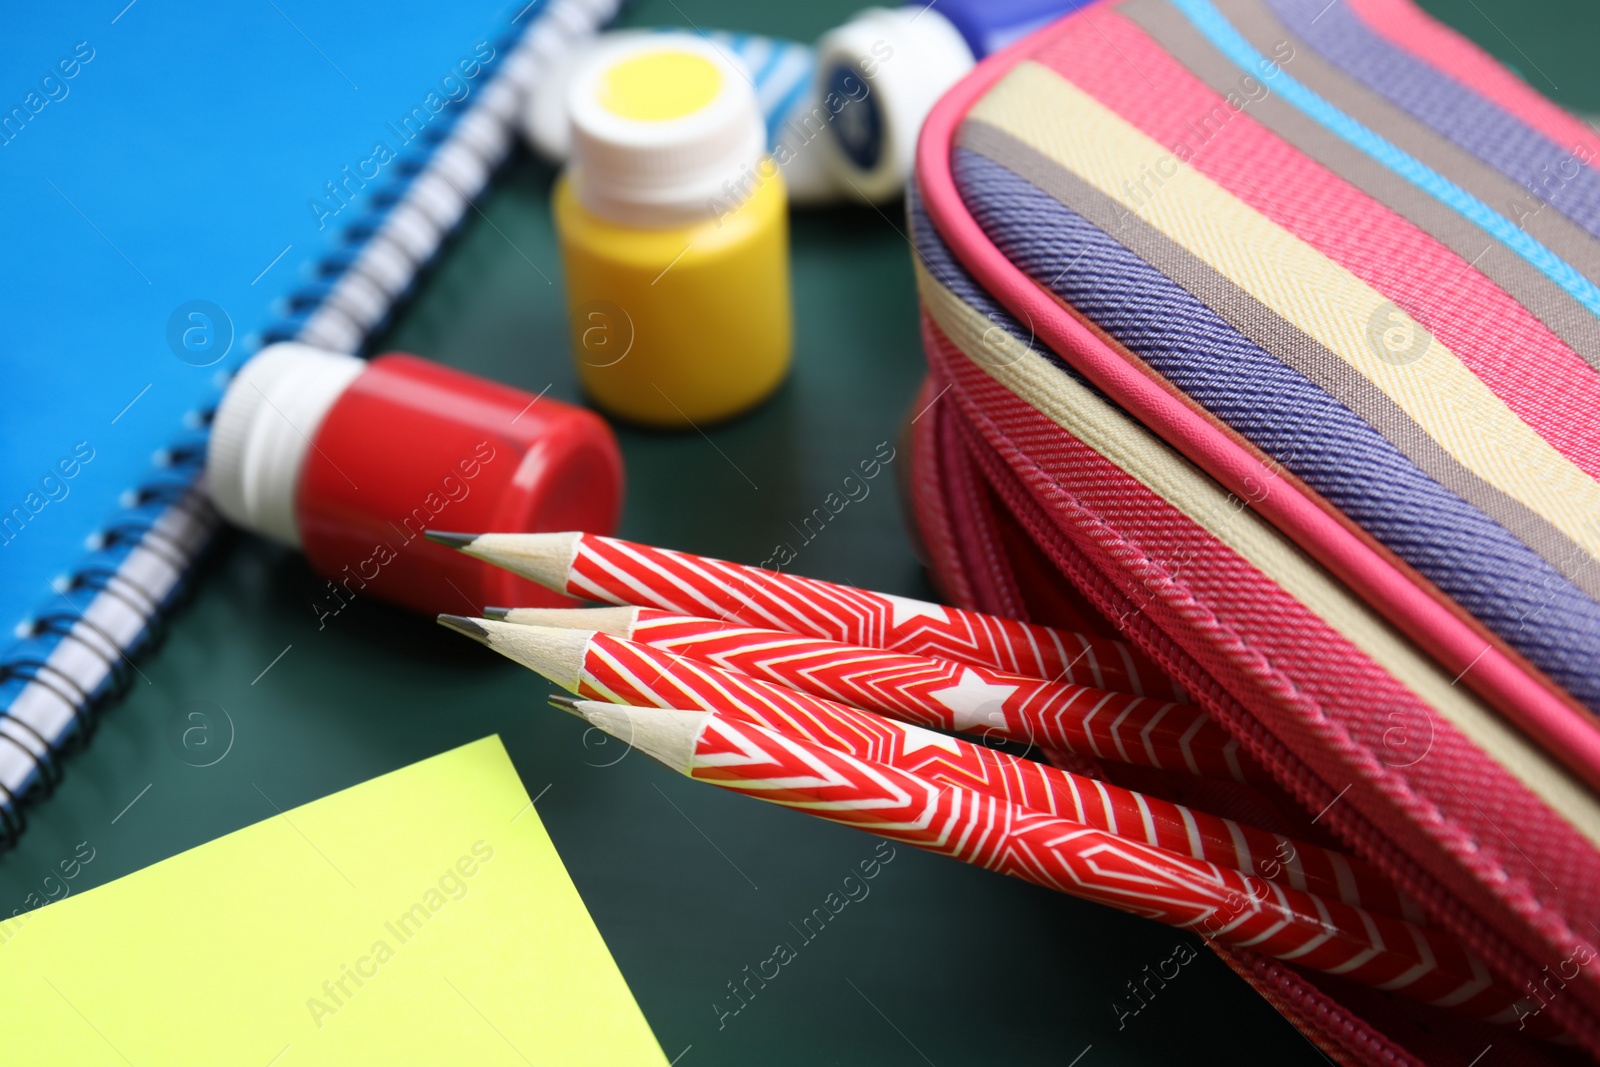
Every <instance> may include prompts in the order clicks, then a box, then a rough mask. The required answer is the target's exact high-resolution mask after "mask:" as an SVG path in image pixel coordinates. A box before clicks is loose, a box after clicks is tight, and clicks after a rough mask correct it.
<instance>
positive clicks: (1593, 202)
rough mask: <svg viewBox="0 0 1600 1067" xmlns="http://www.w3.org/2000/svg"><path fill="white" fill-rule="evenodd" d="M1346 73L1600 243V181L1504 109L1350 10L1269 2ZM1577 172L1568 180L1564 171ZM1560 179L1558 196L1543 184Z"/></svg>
mask: <svg viewBox="0 0 1600 1067" xmlns="http://www.w3.org/2000/svg"><path fill="white" fill-rule="evenodd" d="M1267 2H1268V4H1269V5H1270V6H1271V8H1272V9H1273V11H1275V12H1276V13H1277V15H1278V17H1279V18H1281V19H1283V21H1284V23H1285V24H1286V25H1287V26H1288V27H1289V28H1290V29H1291V30H1293V31H1294V32H1295V33H1296V34H1298V35H1299V36H1300V37H1301V38H1302V39H1303V40H1305V42H1306V43H1307V44H1309V45H1311V47H1312V48H1315V49H1316V50H1317V51H1318V52H1319V53H1321V54H1322V55H1323V56H1324V57H1325V58H1327V59H1328V60H1329V61H1331V62H1332V63H1333V64H1334V65H1335V66H1337V67H1338V68H1339V69H1340V70H1342V71H1344V72H1345V73H1346V74H1348V75H1349V76H1350V77H1352V78H1355V79H1356V80H1357V81H1360V82H1361V83H1362V84H1364V85H1366V86H1367V87H1368V88H1370V89H1372V90H1373V91H1374V92H1377V93H1379V94H1380V95H1382V96H1383V97H1384V98H1385V99H1387V100H1388V101H1389V102H1390V103H1392V104H1394V105H1395V106H1396V107H1399V108H1401V109H1402V110H1404V111H1406V112H1407V113H1408V114H1410V115H1411V116H1412V117H1414V118H1416V119H1417V120H1418V121H1419V122H1422V123H1424V124H1426V125H1427V126H1429V127H1430V128H1431V129H1433V130H1434V131H1436V132H1437V133H1439V134H1440V135H1442V136H1444V137H1446V138H1448V139H1449V140H1450V141H1452V142H1454V143H1455V144H1456V145H1458V146H1459V147H1461V148H1462V149H1464V150H1466V151H1467V152H1470V153H1471V154H1472V155H1474V156H1476V157H1477V158H1478V159H1480V160H1482V161H1483V162H1484V163H1487V164H1488V165H1489V166H1491V167H1493V168H1494V169H1495V170H1497V171H1499V172H1500V173H1501V174H1503V175H1505V176H1506V177H1507V178H1510V179H1511V180H1512V181H1514V182H1516V183H1517V184H1518V185H1520V186H1522V187H1523V188H1525V189H1526V190H1527V191H1528V192H1530V193H1532V194H1533V195H1535V196H1537V197H1539V198H1540V199H1541V200H1543V201H1545V202H1546V203H1548V204H1550V205H1551V206H1553V207H1554V208H1555V209H1556V210H1558V211H1560V212H1561V213H1562V214H1563V215H1565V216H1567V217H1568V218H1569V219H1571V220H1572V221H1573V222H1575V223H1577V224H1578V225H1579V226H1582V227H1583V228H1584V229H1585V230H1587V231H1588V232H1589V234H1590V236H1593V237H1600V174H1596V173H1595V172H1594V171H1593V170H1592V169H1590V168H1589V167H1588V166H1587V165H1580V164H1578V163H1577V161H1576V158H1575V157H1574V156H1573V155H1572V152H1571V150H1570V149H1564V148H1562V147H1561V146H1560V145H1559V144H1557V143H1556V142H1554V141H1552V140H1551V139H1549V138H1548V137H1546V136H1545V135H1544V134H1542V133H1540V132H1539V131H1538V130H1536V129H1534V128H1533V127H1531V126H1529V125H1528V124H1527V123H1525V122H1523V121H1522V120H1521V119H1519V118H1517V117H1516V116H1515V115H1512V114H1511V113H1509V112H1507V111H1505V110H1504V109H1503V108H1501V107H1500V106H1499V105H1497V104H1495V103H1493V102H1491V101H1489V100H1486V99H1484V98H1483V97H1482V96H1480V95H1478V94H1477V93H1476V92H1474V91H1473V90H1472V89H1471V88H1469V87H1468V86H1465V85H1463V84H1461V83H1460V82H1458V81H1456V80H1455V79H1454V78H1451V77H1450V76H1449V75H1447V74H1445V73H1444V72H1442V71H1440V70H1438V69H1436V68H1434V67H1431V66H1429V65H1428V64H1427V63H1425V62H1423V61H1422V60H1420V59H1418V58H1417V57H1416V56H1414V55H1412V54H1411V53H1409V52H1407V51H1406V50H1405V49H1403V48H1399V47H1396V46H1395V45H1393V44H1391V43H1390V42H1388V41H1386V40H1385V39H1384V38H1383V37H1381V36H1379V35H1378V34H1377V33H1374V32H1373V30H1372V29H1371V27H1369V26H1368V25H1367V24H1366V23H1365V22H1363V21H1362V20H1361V18H1360V16H1358V15H1357V14H1356V13H1355V12H1354V11H1351V10H1350V9H1349V7H1348V6H1347V5H1345V4H1334V5H1332V6H1331V7H1330V6H1328V4H1327V0H1267ZM1564 163H1570V164H1572V165H1573V166H1575V167H1576V168H1577V169H1576V171H1575V172H1574V174H1573V176H1572V177H1570V178H1562V177H1561V175H1560V173H1559V168H1560V167H1561V166H1562V164H1564ZM1552 174H1553V175H1554V177H1553V180H1554V181H1555V182H1557V184H1556V187H1555V189H1554V191H1551V190H1549V189H1546V188H1544V183H1543V179H1544V178H1545V177H1547V176H1550V175H1552Z"/></svg>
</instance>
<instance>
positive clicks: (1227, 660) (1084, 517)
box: [926, 328, 1600, 1043]
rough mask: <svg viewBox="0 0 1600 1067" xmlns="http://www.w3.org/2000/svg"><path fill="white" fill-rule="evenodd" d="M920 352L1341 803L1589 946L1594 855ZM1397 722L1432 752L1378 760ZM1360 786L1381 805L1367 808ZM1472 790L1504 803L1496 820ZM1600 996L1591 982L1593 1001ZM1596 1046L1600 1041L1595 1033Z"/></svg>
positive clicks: (1204, 542) (1132, 499) (1312, 619)
mask: <svg viewBox="0 0 1600 1067" xmlns="http://www.w3.org/2000/svg"><path fill="white" fill-rule="evenodd" d="M926 347H927V350H928V357H929V361H930V363H931V364H932V365H933V366H934V367H935V369H936V370H937V371H938V372H939V373H940V374H942V375H943V376H945V377H946V378H947V379H948V380H950V381H951V382H952V383H953V387H952V390H951V392H952V394H953V395H955V396H956V398H957V400H958V401H959V403H960V406H961V412H962V415H963V417H964V418H965V419H966V420H967V422H968V423H969V425H971V426H972V427H974V428H975V429H976V430H978V431H979V432H980V433H981V434H982V436H983V438H984V439H985V440H986V441H987V442H988V444H989V445H990V447H991V448H993V449H994V450H995V451H996V453H997V454H998V455H999V456H1000V457H1002V458H1003V459H1004V460H1005V462H1006V463H1007V464H1008V465H1009V466H1010V468H1011V469H1012V470H1013V471H1015V473H1016V474H1017V475H1018V476H1019V477H1020V478H1021V479H1022V480H1023V481H1024V482H1025V483H1026V484H1027V485H1028V487H1029V489H1030V491H1031V492H1033V493H1034V494H1035V496H1036V497H1038V499H1039V500H1040V502H1041V503H1042V504H1043V506H1044V507H1045V509H1046V510H1047V511H1048V512H1049V513H1050V514H1051V515H1052V516H1053V517H1054V519H1055V521H1056V522H1057V523H1058V525H1060V526H1061V527H1062V529H1063V530H1064V532H1066V533H1067V535H1068V536H1069V537H1070V538H1071V539H1073V540H1074V542H1075V543H1077V544H1078V545H1079V546H1080V547H1081V548H1082V549H1083V550H1084V551H1085V552H1087V553H1090V554H1092V555H1097V556H1098V557H1099V558H1100V560H1102V561H1103V562H1102V564H1101V569H1102V570H1103V572H1104V573H1106V574H1108V575H1110V576H1113V577H1116V576H1121V578H1122V581H1123V584H1124V586H1125V589H1126V592H1127V594H1128V595H1130V596H1132V597H1134V598H1135V599H1136V601H1140V602H1142V603H1143V604H1144V611H1145V613H1147V614H1149V615H1150V616H1151V618H1152V619H1154V620H1155V621H1156V622H1157V623H1158V624H1159V625H1160V626H1161V627H1162V628H1163V629H1164V630H1165V631H1166V632H1167V633H1169V634H1171V635H1172V636H1173V637H1174V639H1175V640H1177V641H1178V642H1179V643H1180V644H1181V645H1182V646H1183V647H1184V648H1185V650H1186V651H1188V652H1189V653H1190V654H1191V655H1193V657H1194V658H1195V659H1196V660H1197V661H1198V662H1199V663H1200V664H1201V665H1202V667H1204V668H1205V669H1206V670H1207V671H1209V672H1210V673H1211V675H1212V676H1213V677H1215V678H1217V679H1218V680H1219V681H1220V682H1222V683H1223V685H1224V686H1225V687H1226V688H1227V690H1228V691H1229V692H1230V693H1232V694H1234V695H1235V696H1237V697H1238V698H1239V699H1240V700H1241V701H1242V702H1243V703H1244V704H1245V706H1246V707H1247V708H1248V709H1249V711H1250V712H1251V714H1252V715H1254V716H1255V717H1256V718H1257V719H1258V720H1259V721H1261V722H1264V723H1267V724H1269V725H1270V727H1271V730H1272V732H1273V734H1274V735H1275V736H1277V737H1278V738H1280V739H1281V740H1282V741H1284V743H1285V744H1287V745H1288V747H1289V748H1290V749H1291V750H1292V751H1293V752H1294V753H1295V754H1296V756H1297V757H1298V758H1299V759H1301V760H1302V761H1304V762H1305V763H1307V764H1308V765H1309V766H1311V767H1312V768H1314V769H1315V770H1316V772H1317V774H1318V775H1319V776H1321V777H1322V779H1323V780H1324V781H1329V782H1332V781H1343V782H1356V783H1359V784H1358V785H1357V786H1356V788H1355V789H1353V790H1352V791H1351V793H1352V795H1348V796H1346V797H1345V798H1344V800H1343V801H1341V803H1350V804H1355V805H1357V806H1358V807H1359V809H1360V810H1361V811H1362V812H1363V814H1365V815H1366V816H1367V817H1369V818H1370V819H1372V820H1373V822H1374V823H1375V824H1376V825H1378V826H1379V827H1380V828H1381V829H1382V831H1383V833H1384V834H1385V835H1387V836H1388V837H1389V838H1390V839H1391V840H1393V841H1395V842H1398V843H1400V844H1401V845H1402V847H1405V848H1407V849H1408V850H1409V851H1410V853H1411V854H1412V855H1416V856H1420V855H1421V854H1422V852H1421V851H1419V850H1426V851H1427V852H1430V853H1431V852H1435V850H1437V849H1438V848H1440V847H1441V846H1442V847H1443V848H1444V849H1445V850H1447V853H1448V854H1449V856H1450V859H1449V861H1447V862H1446V863H1440V862H1439V861H1438V860H1437V859H1436V860H1435V861H1434V862H1432V863H1429V864H1428V866H1429V869H1430V870H1431V871H1433V873H1434V874H1435V875H1436V876H1438V877H1440V878H1441V880H1443V881H1445V882H1446V884H1448V885H1450V887H1451V889H1452V891H1453V892H1455V893H1456V894H1458V899H1477V898H1481V897H1482V896H1483V894H1484V893H1485V892H1486V886H1487V887H1492V888H1493V892H1494V893H1495V894H1496V895H1498V896H1499V898H1500V899H1501V901H1502V902H1503V903H1504V904H1505V905H1507V906H1509V907H1510V908H1511V909H1512V910H1513V911H1515V912H1516V913H1517V914H1518V915H1519V916H1520V918H1521V920H1522V922H1523V923H1526V924H1527V925H1526V926H1522V925H1520V924H1509V923H1506V922H1504V919H1505V918H1506V917H1505V916H1504V915H1502V914H1499V913H1494V912H1490V913H1489V914H1490V915H1493V917H1494V918H1496V919H1499V920H1501V921H1500V922H1498V923H1497V924H1496V925H1497V926H1499V927H1500V928H1501V930H1502V933H1503V934H1504V936H1506V937H1508V938H1509V939H1511V940H1512V941H1513V942H1514V943H1521V944H1526V943H1527V939H1528V938H1529V937H1530V935H1531V934H1532V931H1534V930H1536V931H1537V933H1538V936H1539V938H1540V940H1542V941H1543V942H1544V943H1545V946H1546V949H1547V951H1557V946H1571V945H1572V944H1574V943H1575V942H1576V941H1587V940H1589V939H1588V938H1586V937H1582V936H1581V935H1580V934H1579V933H1578V932H1577V931H1575V930H1574V929H1572V928H1571V927H1570V926H1569V925H1568V923H1567V922H1566V920H1565V918H1564V916H1563V914H1561V913H1560V912H1561V911H1564V912H1565V913H1566V914H1575V915H1590V914H1595V913H1596V909H1597V908H1600V886H1597V885H1596V884H1595V883H1594V881H1593V880H1592V879H1594V878H1596V877H1600V854H1597V853H1596V852H1595V850H1594V849H1592V848H1590V847H1588V845H1587V842H1586V841H1584V840H1583V839H1582V837H1581V836H1580V835H1579V834H1578V833H1577V832H1576V831H1575V830H1573V829H1572V827H1570V826H1569V825H1567V824H1566V823H1565V822H1564V821H1563V820H1561V819H1560V818H1559V817H1558V816H1556V815H1555V814H1554V813H1553V812H1551V811H1550V809H1548V808H1547V807H1545V805H1544V804H1543V803H1542V802H1541V801H1540V800H1539V799H1538V798H1537V797H1535V796H1533V794H1531V793H1530V792H1529V791H1528V790H1527V789H1526V788H1525V787H1524V786H1522V784H1521V783H1520V782H1518V781H1517V780H1516V779H1515V778H1514V777H1512V776H1511V775H1510V774H1509V773H1508V772H1506V771H1505V769H1504V768H1502V767H1501V766H1500V765H1499V764H1497V763H1495V762H1494V761H1493V760H1492V759H1490V758H1487V757H1486V755H1485V754H1484V753H1483V752H1482V751H1481V750H1480V749H1478V748H1477V746H1475V745H1473V744H1472V743H1471V742H1470V741H1468V740H1467V739H1466V738H1465V737H1464V736H1463V735H1462V734H1461V733H1459V732H1458V731H1457V730H1455V729H1454V728H1453V727H1451V726H1450V725H1449V724H1448V723H1447V722H1446V721H1444V720H1443V719H1442V718H1441V717H1440V716H1438V715H1437V714H1436V713H1433V712H1432V711H1431V710H1430V709H1429V708H1428V707H1427V705H1425V704H1424V703H1423V702H1422V701H1420V700H1419V699H1418V698H1417V697H1416V696H1415V695H1414V694H1412V693H1411V692H1410V691H1409V690H1408V689H1406V688H1405V687H1404V686H1402V685H1401V684H1400V683H1399V682H1398V681H1396V680H1395V679H1394V678H1393V677H1392V676H1391V675H1389V673H1388V672H1387V671H1385V670H1383V669H1382V668H1380V667H1379V666H1377V665H1376V664H1375V663H1373V662H1372V661H1371V660H1370V659H1368V658H1367V657H1366V656H1365V654H1363V653H1362V652H1361V651H1360V650H1359V649H1357V648H1356V647H1355V646H1354V645H1352V644H1351V643H1350V642H1349V641H1348V639H1346V638H1345V637H1344V636H1343V635H1342V634H1341V633H1339V632H1338V631H1336V630H1334V629H1332V628H1331V627H1329V626H1328V625H1327V624H1326V623H1324V622H1323V621H1322V619H1321V618H1320V617H1318V616H1316V615H1315V614H1313V613H1312V612H1310V611H1309V610H1308V609H1306V608H1305V607H1304V605H1302V604H1301V603H1300V602H1299V601H1298V600H1296V599H1294V598H1293V597H1292V596H1290V595H1289V594H1288V593H1287V592H1286V591H1284V590H1283V589H1282V588H1280V587H1279V586H1278V585H1277V584H1276V583H1275V582H1273V581H1272V580H1271V579H1269V578H1268V577H1266V576H1265V575H1263V574H1262V573H1261V572H1260V571H1258V570H1257V569H1256V568H1255V567H1254V566H1253V565H1251V564H1250V563H1249V562H1248V561H1246V560H1244V559H1243V558H1241V557H1240V556H1238V555H1237V554H1236V553H1234V552H1233V551H1232V550H1231V549H1229V548H1228V547H1227V546H1226V545H1224V544H1222V543H1221V542H1219V541H1217V540H1216V539H1215V538H1214V537H1212V536H1211V535H1210V534H1209V533H1208V532H1207V531H1205V530H1203V529H1201V528H1200V527H1198V526H1197V525H1196V524H1195V523H1194V522H1192V521H1191V520H1190V519H1189V518H1188V517H1187V516H1185V515H1184V514H1183V513H1181V512H1179V511H1178V510H1177V509H1176V508H1175V507H1173V506H1172V505H1171V504H1170V503H1168V502H1167V501H1166V500H1165V499H1163V498H1162V497H1160V496H1158V495H1157V494H1155V493H1153V492H1151V491H1150V490H1149V489H1148V488H1147V487H1146V486H1144V484H1143V483H1141V482H1139V481H1138V480H1137V479H1135V478H1133V477H1132V476H1131V475H1130V474H1128V473H1127V472H1126V471H1124V470H1122V469H1121V468H1120V467H1117V466H1116V465H1115V464H1113V463H1111V462H1109V461H1108V460H1107V459H1106V458H1105V457H1104V456H1102V455H1100V454H1099V453H1098V452H1096V451H1094V450H1093V449H1091V448H1090V447H1089V446H1088V445H1086V444H1084V443H1083V442H1082V441H1080V440H1078V439H1077V438H1075V437H1073V436H1071V435H1070V434H1068V433H1067V432H1065V431H1064V430H1063V429H1062V428H1061V427H1060V426H1058V425H1057V424H1056V423H1054V422H1053V421H1051V420H1050V419H1048V418H1046V417H1045V416H1044V415H1042V414H1041V413H1040V412H1038V411H1037V410H1035V409H1034V408H1033V407H1031V406H1030V405H1028V404H1027V403H1026V402H1024V401H1023V400H1021V399H1020V398H1019V397H1017V396H1016V395H1014V394H1013V393H1011V392H1010V391H1009V390H1007V389H1006V388H1005V387H1003V386H1002V385H1000V384H999V383H998V382H996V381H995V380H994V379H992V378H990V377H989V376H988V374H986V373H985V372H984V371H983V370H982V369H980V368H978V367H976V366H975V365H973V364H972V363H971V361H970V360H968V359H967V358H966V357H965V356H964V355H962V354H961V353H960V352H959V350H957V349H956V348H955V346H954V345H953V343H951V342H950V341H949V340H948V339H947V338H945V337H944V336H943V335H942V334H939V333H938V332H937V330H936V329H933V328H930V329H929V330H928V331H927V344H926ZM1397 722H1398V723H1403V724H1406V725H1407V727H1408V728H1410V729H1412V730H1417V729H1421V728H1423V726H1424V724H1426V726H1427V728H1429V729H1430V731H1431V735H1432V741H1431V746H1430V748H1429V750H1428V753H1427V756H1426V758H1424V759H1422V760H1420V761H1418V762H1416V763H1415V764H1412V765H1411V766H1408V767H1393V766H1387V765H1385V764H1383V763H1381V762H1379V760H1378V758H1377V755H1376V754H1377V753H1381V752H1384V751H1385V748H1384V734H1385V732H1386V731H1388V730H1392V729H1394V728H1395V725H1396V723H1397ZM1363 790H1367V791H1370V792H1379V793H1382V794H1383V797H1384V799H1383V801H1382V802H1379V803H1373V802H1372V801H1373V798H1372V797H1371V796H1370V793H1369V795H1368V796H1365V797H1363V796H1361V795H1360V794H1361V793H1362V792H1363ZM1471 797H1478V798H1480V799H1482V798H1486V797H1491V798H1493V802H1494V805H1495V813H1496V815H1495V817H1496V820H1498V822H1496V821H1491V820H1490V819H1489V818H1488V816H1486V815H1484V814H1483V813H1482V812H1481V811H1480V810H1479V809H1478V808H1477V807H1476V806H1475V805H1474V803H1473V801H1472V800H1471V799H1470V798H1471ZM1499 824H1503V825H1506V826H1514V827H1516V828H1517V831H1518V834H1519V847H1514V848H1506V847H1504V842H1505V841H1506V839H1505V838H1504V837H1503V836H1501V834H1500V832H1499V830H1498V829H1497V825H1499ZM1440 858H1442V857H1440ZM1568 864H1572V865H1573V866H1570V867H1569V866H1567V865H1568ZM1549 869H1556V870H1561V871H1563V872H1564V873H1565V872H1566V871H1569V870H1570V871H1573V872H1577V871H1580V870H1581V871H1583V872H1585V873H1584V874H1583V875H1582V876H1577V877H1570V878H1569V877H1562V879H1561V882H1562V884H1561V886H1559V887H1551V886H1549V885H1548V883H1546V882H1545V881H1544V878H1543V875H1542V874H1541V873H1540V871H1541V870H1549ZM1468 872H1470V873H1468ZM1547 897H1548V898H1550V900H1549V902H1548V903H1547V902H1546V898H1547ZM1557 909H1559V911H1558V910H1557ZM1530 928H1531V929H1530ZM1559 951H1561V952H1567V951H1570V947H1565V948H1561V949H1559ZM1595 992H1596V990H1595V988H1594V987H1593V986H1592V985H1588V986H1586V988H1585V989H1584V994H1583V995H1582V997H1583V999H1586V1000H1587V999H1590V998H1591V997H1592V996H1593V995H1594V993H1595ZM1588 1037H1589V1038H1590V1040H1591V1042H1594V1043H1600V1035H1597V1034H1594V1033H1590V1034H1589V1035H1588Z"/></svg>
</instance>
